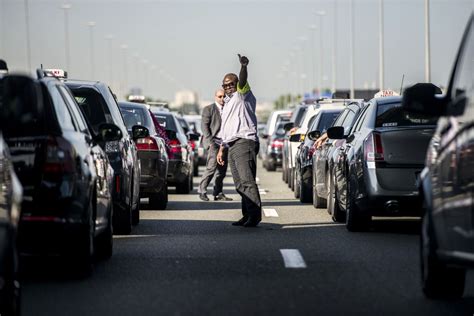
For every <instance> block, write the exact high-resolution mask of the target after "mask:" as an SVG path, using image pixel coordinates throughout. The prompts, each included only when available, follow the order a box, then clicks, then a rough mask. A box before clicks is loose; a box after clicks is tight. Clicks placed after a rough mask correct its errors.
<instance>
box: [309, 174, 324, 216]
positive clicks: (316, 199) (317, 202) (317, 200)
mask: <svg viewBox="0 0 474 316" xmlns="http://www.w3.org/2000/svg"><path fill="white" fill-rule="evenodd" d="M315 179H316V178H315V175H314V173H313V186H312V188H313V193H312V195H313V206H314V208H324V207H326V205H327V202H326V199H325V198H322V197H320V196H319V195H318V190H317V189H316V183H314V182H315V181H316V180H315Z"/></svg>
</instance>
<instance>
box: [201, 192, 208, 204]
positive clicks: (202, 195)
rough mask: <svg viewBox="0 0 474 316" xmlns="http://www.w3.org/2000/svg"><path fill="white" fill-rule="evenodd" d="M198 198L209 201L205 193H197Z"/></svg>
mask: <svg viewBox="0 0 474 316" xmlns="http://www.w3.org/2000/svg"><path fill="white" fill-rule="evenodd" d="M199 198H200V199H201V200H203V201H205V202H207V201H209V198H208V197H207V194H206V193H199Z"/></svg>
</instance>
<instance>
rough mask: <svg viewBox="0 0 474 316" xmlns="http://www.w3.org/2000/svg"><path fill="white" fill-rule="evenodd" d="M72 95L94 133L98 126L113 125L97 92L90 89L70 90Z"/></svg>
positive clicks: (106, 108)
mask: <svg viewBox="0 0 474 316" xmlns="http://www.w3.org/2000/svg"><path fill="white" fill-rule="evenodd" d="M72 93H73V95H74V97H75V99H76V101H77V104H79V106H80V107H81V109H82V112H83V113H84V115H85V116H86V118H87V120H89V123H90V124H91V126H92V128H93V129H94V131H95V132H96V133H97V132H98V130H99V125H100V124H103V123H110V124H114V121H113V119H112V115H111V114H110V111H109V108H108V107H107V105H106V104H105V102H104V100H103V99H102V96H101V95H100V94H99V93H98V92H96V91H95V90H92V89H91V90H89V89H87V90H86V89H78V90H72Z"/></svg>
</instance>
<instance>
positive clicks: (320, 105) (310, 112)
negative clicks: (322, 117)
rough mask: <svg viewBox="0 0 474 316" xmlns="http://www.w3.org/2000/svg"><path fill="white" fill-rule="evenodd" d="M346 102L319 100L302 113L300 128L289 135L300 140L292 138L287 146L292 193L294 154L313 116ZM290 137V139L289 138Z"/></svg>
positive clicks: (294, 180) (294, 183)
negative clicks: (296, 136) (295, 136)
mask: <svg viewBox="0 0 474 316" xmlns="http://www.w3.org/2000/svg"><path fill="white" fill-rule="evenodd" d="M348 102H349V101H348V100H345V99H344V100H339V99H323V100H319V101H318V102H317V103H315V104H311V105H309V106H308V108H307V109H306V112H305V113H304V116H303V119H302V120H301V123H300V126H299V127H298V128H296V129H295V128H293V129H292V130H291V135H295V134H297V135H300V139H299V140H297V139H295V138H294V137H293V138H292V139H293V141H290V143H289V144H290V145H289V146H288V169H289V170H290V180H291V182H290V188H291V190H292V191H295V186H296V169H295V166H296V153H297V152H298V147H299V145H300V143H301V141H303V140H304V136H305V135H306V132H307V131H308V128H309V126H310V124H311V123H312V121H313V120H314V116H315V115H316V114H318V113H319V111H321V110H323V109H334V108H336V106H344V105H346V104H347V103H348ZM291 135H290V137H291ZM295 194H296V195H295V196H296V197H297V198H298V197H299V190H296V191H295Z"/></svg>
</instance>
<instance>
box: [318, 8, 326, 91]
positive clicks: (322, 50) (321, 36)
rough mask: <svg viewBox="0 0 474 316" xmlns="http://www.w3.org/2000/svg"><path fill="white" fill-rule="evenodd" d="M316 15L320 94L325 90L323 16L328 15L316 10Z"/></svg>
mask: <svg viewBox="0 0 474 316" xmlns="http://www.w3.org/2000/svg"><path fill="white" fill-rule="evenodd" d="M315 13H316V16H317V17H318V18H319V42H320V43H319V95H320V96H321V94H322V92H323V76H324V71H323V67H324V66H323V62H324V56H323V55H324V46H323V43H324V41H323V16H325V15H326V12H325V11H316V12H315Z"/></svg>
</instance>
